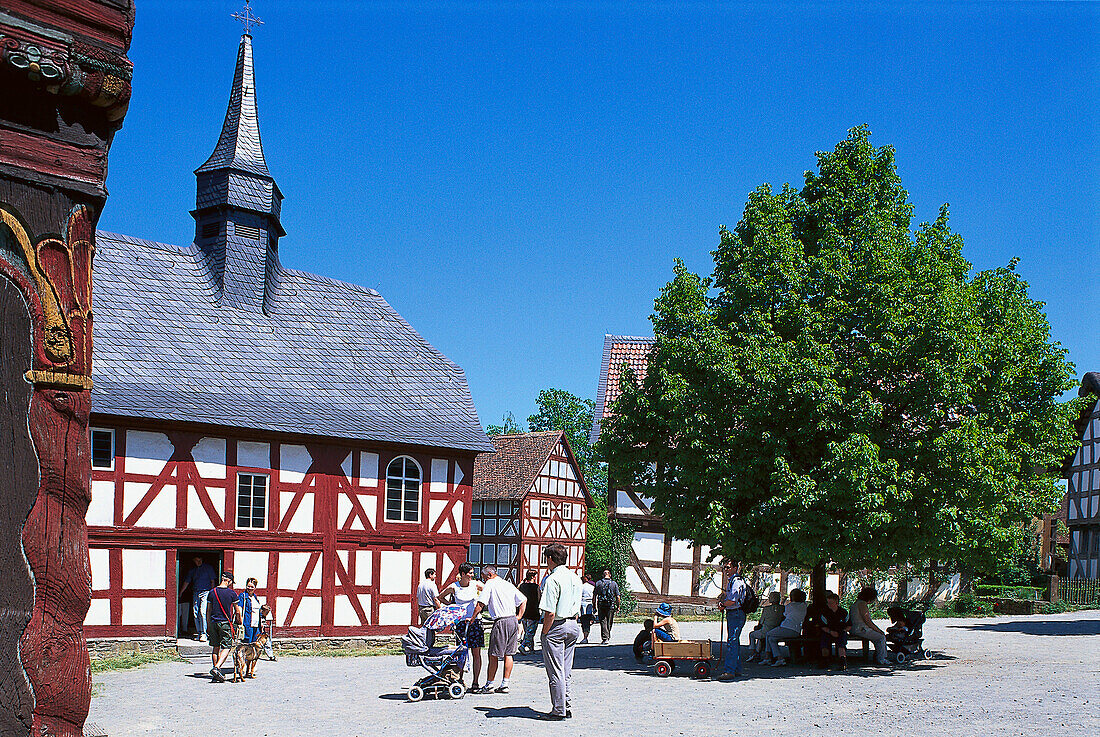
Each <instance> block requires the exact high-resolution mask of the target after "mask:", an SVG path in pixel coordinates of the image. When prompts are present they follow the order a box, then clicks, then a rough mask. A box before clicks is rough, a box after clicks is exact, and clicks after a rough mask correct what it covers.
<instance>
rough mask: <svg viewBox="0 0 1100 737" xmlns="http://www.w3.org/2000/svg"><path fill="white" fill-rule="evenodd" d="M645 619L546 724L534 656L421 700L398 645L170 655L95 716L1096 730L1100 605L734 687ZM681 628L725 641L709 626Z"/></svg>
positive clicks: (348, 731) (586, 661)
mask: <svg viewBox="0 0 1100 737" xmlns="http://www.w3.org/2000/svg"><path fill="white" fill-rule="evenodd" d="M638 629H639V627H638V625H634V624H623V625H621V626H619V627H617V628H616V630H615V632H614V638H613V642H612V644H611V645H608V646H599V645H585V646H582V647H579V648H578V650H577V657H576V665H575V671H574V677H573V714H574V717H573V718H572V719H570V720H568V721H566V722H560V723H553V722H542V721H538V719H537V718H538V715H539V713H540V712H544V711H547V710H548V708H549V695H548V689H547V684H546V677H545V675H544V673H543V669H542V663H541V658H540V657H532V656H526V657H520V658H518V659H517V664H516V668H515V672H514V673H513V676H512V683H511V693H508V694H493V695H485V696H480V695H467V696H466V697H465V698H463V699H461V700H456V701H451V700H438V701H435V700H425V701H422V702H420V703H409V702H407V701H406V699H405V689H407V688H408V686H409V685H411V684H412V683H413V681H414V680H415V679H416V678H417V677H418V675H417V673H418V671H417V670H414V669H412V668H408V667H406V665H405V662H404V659H403V658H402V657H397V656H381V657H359V658H355V657H351V658H349V657H344V658H325V657H298V658H285V659H282V660H279V661H278V662H275V663H269V662H263V663H260V666H259V668H258V670H257V678H256V679H255V680H253V681H248V682H245V683H242V684H233V683H226V684H212V683H210V678H209V675H208V674H207V673H206V669H207V668H209V664H208V663H207V664H205V665H203V666H200V665H194V664H190V663H162V664H156V665H152V666H148V667H146V668H143V669H140V670H132V671H121V672H114V673H105V674H101V675H98V676H97V677H96V681H97V682H98V683H100V684H101V685H99V686H98V695H97V696H96V697H95V698H93V699H92V710H91V714H90V716H89V721H90V722H95V723H97V724H98V725H100V726H101V727H103V728H105V730H106V733H107V734H108V735H110V737H126V736H128V735H168V734H170V735H181V736H188V735H194V736H195V737H200V736H201V737H209V736H210V735H215V734H216V735H219V736H224V737H229V736H231V735H241V736H242V737H244V736H247V737H259V736H261V735H270V736H271V737H274V736H275V735H279V736H280V737H282V736H285V735H325V737H343V736H349V737H350V736H362V735H385V734H395V735H396V734H400V735H434V734H463V735H480V734H493V735H503V734H509V733H510V734H522V735H524V736H525V737H526V736H527V735H532V736H534V735H544V734H545V735H549V734H555V735H562V734H569V735H601V734H607V733H608V732H621V733H626V732H628V731H629V732H630V733H642V734H652V735H669V734H671V735H698V734H710V735H713V734H731V733H734V734H750V733H751V734H764V735H770V734H776V735H779V734H783V735H792V734H798V735H805V734H811V735H812V734H825V733H827V732H828V733H832V734H845V735H874V734H886V735H905V736H906V737H932V736H933V735H935V736H937V737H938V736H939V735H953V736H954V735H981V736H982V737H995V736H996V735H1022V734H1033V733H1039V734H1043V735H1044V737H1051V736H1054V735H1074V736H1075V737H1084V736H1086V735H1096V734H1100V611H1091V612H1078V613H1072V614H1062V615H1051V616H1036V617H996V618H989V619H933V620H930V621H929V622H928V623H927V624H926V625H925V629H924V632H925V645H926V647H927V648H928V650H929V651H930V655H929V658H928V659H926V660H923V661H918V662H916V663H913V664H909V665H905V666H890V667H879V666H871V665H866V664H863V663H862V662H861V660H860V659H858V658H857V659H855V660H853V666H854V667H852V668H850V669H849V670H848V671H845V672H824V673H823V672H819V671H814V670H811V669H806V668H797V667H795V668H792V667H787V668H769V667H766V666H753V665H749V666H746V677H745V678H744V679H743V680H739V681H735V682H732V683H724V682H719V681H715V680H705V681H698V680H695V679H693V678H690V677H687V676H682V675H675V674H674V675H673V676H671V677H669V678H666V679H659V678H657V677H655V676H654V675H653V674H652V669H651V668H650V669H645V668H641V667H640V666H637V665H636V664H635V663H634V659H633V657H632V655H631V652H630V645H629V643H630V642H632V641H633V638H634V635H635V634H636V633H637V631H638ZM682 630H683V635H684V637H686V638H695V639H707V638H710V639H718V637H719V633H718V625H717V624H715V623H708V622H685V623H684V624H683V626H682ZM742 641H743V642H745V643H747V642H748V633H747V632H745V633H744V634H743V637H742ZM483 667H484V666H483Z"/></svg>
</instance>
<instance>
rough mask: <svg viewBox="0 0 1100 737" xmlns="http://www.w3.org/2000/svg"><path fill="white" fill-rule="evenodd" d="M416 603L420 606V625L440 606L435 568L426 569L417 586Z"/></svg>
mask: <svg viewBox="0 0 1100 737" xmlns="http://www.w3.org/2000/svg"><path fill="white" fill-rule="evenodd" d="M416 605H417V607H418V608H419V614H420V626H421V627H423V626H424V623H425V622H427V621H428V617H430V616H432V613H433V612H434V611H435V610H436V609H438V608H439V606H440V605H439V587H438V586H436V585H435V569H434V568H429V569H428V570H426V571H424V580H423V581H421V582H420V585H419V586H417V587H416Z"/></svg>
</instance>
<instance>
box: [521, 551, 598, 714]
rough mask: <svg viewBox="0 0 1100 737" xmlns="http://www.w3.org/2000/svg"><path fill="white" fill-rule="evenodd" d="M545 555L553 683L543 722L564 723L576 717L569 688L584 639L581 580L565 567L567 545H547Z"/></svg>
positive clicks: (545, 615)
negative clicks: (577, 652) (548, 705)
mask: <svg viewBox="0 0 1100 737" xmlns="http://www.w3.org/2000/svg"><path fill="white" fill-rule="evenodd" d="M542 555H543V557H544V558H545V559H546V564H547V565H548V566H549V567H550V569H551V570H550V575H549V576H547V577H546V581H544V582H543V586H542V598H541V599H540V600H539V611H541V612H542V662H543V664H544V665H545V666H546V678H547V680H548V681H549V683H550V711H549V712H547V713H545V714H543V715H542V716H541V718H542V719H545V720H547V721H551V722H560V721H561V720H563V719H568V718H570V717H572V716H573V712H572V710H571V709H570V703H569V701H570V692H569V686H570V680H571V679H572V676H573V654H574V652H575V648H576V646H577V641H578V640H580V637H581V628H580V625H579V624H578V623H577V616H578V615H579V614H580V611H581V579H580V577H579V576H577V574H575V573H573V571H571V570H569V567H568V566H567V565H565V561H566V560H568V559H569V552H568V551H567V550H566V549H565V546H564V545H560V544H559V543H552V544H550V545H547V546H546V549H545V550H544V551H543V552H542ZM612 583H614V582H612Z"/></svg>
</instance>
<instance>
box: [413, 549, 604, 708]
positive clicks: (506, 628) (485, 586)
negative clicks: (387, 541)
mask: <svg viewBox="0 0 1100 737" xmlns="http://www.w3.org/2000/svg"><path fill="white" fill-rule="evenodd" d="M543 557H544V558H545V560H546V564H547V567H548V568H549V569H550V573H549V574H547V575H546V577H545V578H544V579H543V580H542V583H541V585H540V584H539V583H538V582H537V579H538V574H537V572H535V571H528V572H527V574H526V575H525V576H524V580H523V582H522V583H521V584H520V585H519V586H518V587H517V586H515V585H514V584H512V582H511V581H508V580H507V579H506V578H503V577H501V576H499V575H497V569H496V566H494V565H484V566H482V567H481V580H478V579H476V578H475V577H474V567H473V566H472V565H471V564H469V563H462V564H461V565H459V567H458V578H457V579H456V580H455V581H454V582H453V583H451V584H449V585H448V586H446V587H445V588H444V589H443V590H442V591H440V590H439V589H438V588H437V586H436V584H435V575H436V571H435V570H434V569H428V570H426V571H425V572H424V581H423V582H421V584H420V585H419V586H418V587H417V605H418V607H419V617H420V624H421V625H423V624H424V623H425V622H427V620H428V619H429V618H430V617H431V615H432V613H433V612H434V611H435V610H436V609H439V608H440V607H442V606H444V605H452V606H454V605H457V606H461V607H464V608H465V611H464V612H463V617H462V618H461V619H459V620H458V621H457V622H456V623H455V625H454V634H455V637H456V639H458V640H459V641H460V642H462V643H465V645H466V646H467V647H468V648H469V651H470V666H471V669H472V671H473V678H472V680H471V684H470V693H478V694H501V693H508V681H509V679H510V678H511V676H512V669H513V666H514V664H515V660H514V658H515V656H516V655H517V654H519V653H530V652H534V648H535V634H536V631H537V630H538V629H539V625H540V624H541V625H542V629H541V643H542V659H543V664H544V665H545V667H546V674H547V678H548V681H549V687H550V702H551V709H550V711H549V712H547V713H545V714H543V718H544V719H546V720H549V721H559V720H562V719H568V718H570V717H572V716H573V714H572V711H571V710H570V692H569V684H570V679H571V676H572V670H573V654H574V648H575V647H576V645H577V644H578V643H579V642H582V625H581V622H582V621H585V620H583V619H582V618H583V617H589V618H588V619H587V620H586V621H587V624H586V625H585V627H584V629H583V637H584V638H585V640H587V636H588V628H589V627H591V624H592V617H594V616H595V608H594V606H593V604H592V603H591V602H592V601H593V599H594V598H596V597H595V594H594V592H595V591H596V589H597V586H596V585H593V584H592V583H591V581H589V582H587V583H585V582H582V581H581V579H580V577H579V576H577V574H575V573H574V572H573V571H571V570H570V569H569V567H568V566H567V565H565V563H566V561H567V560H568V557H569V554H568V551H567V550H566V549H565V547H564V546H562V545H559V544H552V545H548V546H546V549H545V550H544V551H543ZM608 577H610V576H608ZM612 583H614V582H612ZM586 588H588V589H589V591H588V592H586V591H585V589H586ZM586 594H587V601H588V603H587V604H585V603H584V602H585V601H586ZM482 614H486V615H488V618H489V619H490V620H492V626H491V628H490V630H489V637H488V661H489V662H488V667H487V668H486V672H485V681H484V685H482V682H481V663H482V653H481V651H482V650H483V649H484V648H485V645H486V637H485V626H484V624H483V623H482ZM607 634H608V637H610V628H608V633H607ZM498 674H499V675H500V679H499V680H497V676H498Z"/></svg>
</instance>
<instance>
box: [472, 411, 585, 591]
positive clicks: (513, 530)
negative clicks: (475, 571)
mask: <svg viewBox="0 0 1100 737" xmlns="http://www.w3.org/2000/svg"><path fill="white" fill-rule="evenodd" d="M491 440H492V443H493V447H494V448H495V449H496V452H495V453H486V454H484V455H479V456H478V457H477V460H476V461H475V462H474V494H473V500H474V501H473V515H472V517H471V520H470V525H471V527H470V558H469V560H470V563H472V564H473V565H474V566H475V567H478V566H481V565H486V564H489V563H492V564H494V565H496V566H497V574H498V575H500V576H502V577H504V578H507V579H508V580H509V581H511V582H512V583H515V584H517V585H518V584H519V583H520V582H521V581H522V580H523V576H524V574H526V573H527V571H537V572H538V575H539V580H540V581H541V580H542V577H543V576H544V575H545V574H547V573H549V572H550V570H549V568H548V567H547V566H546V561H545V560H544V559H543V557H542V551H543V550H544V549H545V547H546V546H547V545H549V544H551V543H560V544H562V545H564V546H565V549H566V550H568V551H569V560H568V561H567V562H566V565H568V566H569V567H570V568H571V569H572V570H573V571H575V572H576V573H577V575H583V574H584V546H585V543H586V542H587V541H588V509H589V507H591V506H592V497H591V495H590V494H589V493H588V486H587V485H586V484H585V481H584V474H583V473H582V472H581V469H580V466H578V465H577V459H576V458H575V457H574V456H573V449H572V448H571V447H570V446H569V439H568V438H567V437H566V435H565V432H564V431H561V430H552V431H549V432H529V433H520V434H516V435H497V436H494V437H492V438H491Z"/></svg>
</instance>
